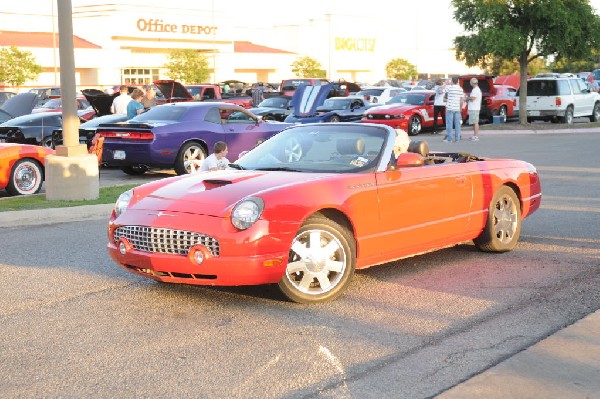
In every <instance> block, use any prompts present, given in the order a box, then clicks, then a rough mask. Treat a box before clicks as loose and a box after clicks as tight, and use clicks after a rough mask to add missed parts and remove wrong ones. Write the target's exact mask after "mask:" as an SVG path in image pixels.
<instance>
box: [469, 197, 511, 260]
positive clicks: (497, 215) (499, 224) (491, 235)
mask: <svg viewBox="0 0 600 399" xmlns="http://www.w3.org/2000/svg"><path fill="white" fill-rule="evenodd" d="M520 234H521V203H520V202H519V199H518V197H517V195H516V194H515V192H514V191H513V190H512V189H511V188H510V187H507V186H502V187H500V189H499V190H498V191H497V192H496V195H494V198H493V199H492V202H491V203H490V206H489V209H488V216H487V221H486V225H485V228H484V229H483V231H482V232H481V234H480V235H479V237H477V238H476V239H475V240H473V242H474V243H475V245H476V246H477V247H478V248H479V249H481V250H482V251H487V252H505V251H510V250H511V249H513V248H514V247H515V246H516V245H517V242H518V241H519V235H520Z"/></svg>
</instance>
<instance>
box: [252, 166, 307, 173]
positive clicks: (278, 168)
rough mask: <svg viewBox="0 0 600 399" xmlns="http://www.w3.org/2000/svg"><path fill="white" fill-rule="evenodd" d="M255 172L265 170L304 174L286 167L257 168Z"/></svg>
mask: <svg viewBox="0 0 600 399" xmlns="http://www.w3.org/2000/svg"><path fill="white" fill-rule="evenodd" d="M255 170H265V171H283V172H303V171H302V170H298V169H294V168H288V167H285V166H276V167H272V168H256V169H255Z"/></svg>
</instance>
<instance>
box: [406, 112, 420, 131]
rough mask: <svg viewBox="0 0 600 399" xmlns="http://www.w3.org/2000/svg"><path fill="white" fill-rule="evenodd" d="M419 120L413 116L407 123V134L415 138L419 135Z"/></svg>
mask: <svg viewBox="0 0 600 399" xmlns="http://www.w3.org/2000/svg"><path fill="white" fill-rule="evenodd" d="M421 128H422V125H421V118H419V117H418V116H416V115H413V116H412V117H411V118H410V121H409V122H408V134H409V135H411V136H416V135H417V134H419V133H421Z"/></svg>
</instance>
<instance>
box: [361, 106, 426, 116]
mask: <svg viewBox="0 0 600 399" xmlns="http://www.w3.org/2000/svg"><path fill="white" fill-rule="evenodd" d="M417 107H420V105H414V104H389V105H382V106H379V107H375V108H372V109H370V110H369V111H367V113H369V114H389V113H391V112H394V113H402V112H406V111H409V110H411V109H415V108H417Z"/></svg>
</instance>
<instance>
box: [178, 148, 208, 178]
mask: <svg viewBox="0 0 600 399" xmlns="http://www.w3.org/2000/svg"><path fill="white" fill-rule="evenodd" d="M205 159H206V151H204V148H202V146H201V145H200V144H199V143H186V144H184V145H183V146H182V147H181V149H180V150H179V154H178V155H177V159H176V160H175V173H177V174H178V175H185V174H189V173H195V172H198V171H199V170H200V167H201V166H202V162H204V160H205Z"/></svg>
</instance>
